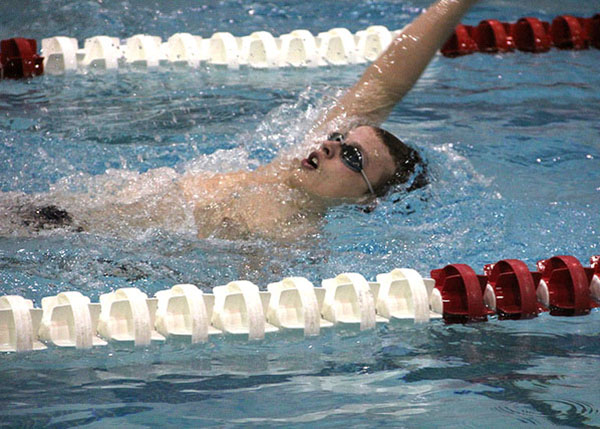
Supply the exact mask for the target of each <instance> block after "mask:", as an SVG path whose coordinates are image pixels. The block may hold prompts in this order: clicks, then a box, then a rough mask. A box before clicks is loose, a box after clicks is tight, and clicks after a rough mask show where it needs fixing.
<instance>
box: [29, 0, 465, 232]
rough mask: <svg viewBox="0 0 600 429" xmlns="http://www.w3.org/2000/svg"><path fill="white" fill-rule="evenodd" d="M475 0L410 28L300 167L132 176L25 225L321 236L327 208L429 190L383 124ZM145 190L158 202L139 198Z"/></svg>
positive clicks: (371, 69)
mask: <svg viewBox="0 0 600 429" xmlns="http://www.w3.org/2000/svg"><path fill="white" fill-rule="evenodd" d="M476 1H477V0H439V1H437V2H436V3H434V4H433V5H432V6H430V7H429V8H428V9H427V10H426V11H425V12H423V13H422V14H421V15H420V16H418V17H417V18H416V19H415V20H414V21H413V22H412V23H411V24H409V25H408V26H407V27H406V28H405V29H404V31H403V32H402V34H400V35H399V36H398V37H396V38H395V39H394V40H393V41H392V43H391V44H390V46H389V47H388V48H387V49H386V50H385V51H384V52H383V53H382V54H381V55H380V56H379V58H378V59H377V60H375V61H374V62H373V63H372V64H371V65H369V66H368V67H367V69H366V70H365V72H364V73H363V75H362V76H361V78H360V79H359V80H358V82H356V83H355V84H354V85H353V86H352V87H351V88H350V89H349V90H348V91H347V92H345V94H344V95H343V96H342V97H341V98H340V99H339V100H337V102H336V103H335V105H334V106H333V107H332V108H331V109H329V110H328V111H327V113H326V114H325V116H324V117H323V118H322V119H321V120H319V121H318V122H317V123H316V124H315V125H314V127H313V130H312V131H311V133H310V135H309V136H307V139H309V140H310V141H312V142H314V144H313V145H312V146H313V147H314V150H312V151H311V152H310V153H308V154H307V156H306V157H305V158H303V159H292V160H281V159H278V160H275V161H273V162H271V163H269V164H267V165H264V166H262V167H260V168H258V169H256V170H253V171H240V172H233V173H223V174H213V175H208V174H184V175H183V176H179V175H177V174H176V173H175V172H174V171H173V170H171V169H166V168H165V169H157V170H153V171H149V172H147V173H144V174H141V175H135V176H134V177H132V178H131V180H130V181H129V182H128V184H127V186H125V187H124V188H122V189H119V190H115V191H114V192H111V193H110V198H106V201H103V202H102V203H99V204H96V205H93V204H92V205H90V204H88V205H87V206H81V205H77V204H70V203H69V197H68V196H67V197H65V196H63V198H62V199H61V201H60V203H58V202H57V203H56V205H55V204H54V203H53V204H49V205H44V206H40V205H38V206H37V207H38V208H33V209H32V208H31V205H28V207H29V208H28V209H21V213H20V217H21V218H22V219H23V221H22V223H26V224H27V225H29V226H33V227H34V228H38V229H41V228H45V227H54V226H59V227H69V225H72V226H73V227H74V228H76V229H77V230H113V231H114V230H115V225H116V226H117V227H119V225H122V226H124V225H127V226H129V227H163V228H167V229H177V228H178V227H181V226H182V225H185V224H186V223H188V224H189V223H194V224H195V227H196V229H197V233H198V236H199V237H209V236H216V237H223V238H236V237H243V236H247V235H254V234H256V235H260V236H267V237H272V238H293V237H295V236H299V235H306V234H309V233H311V232H312V231H314V229H315V228H316V226H317V225H318V221H319V219H321V218H322V216H323V214H324V213H325V211H326V210H327V208H328V207H331V206H333V205H338V204H341V203H358V204H361V203H368V202H370V201H372V200H373V199H375V198H376V197H378V196H382V195H384V194H385V193H386V191H387V190H388V189H389V188H390V187H391V186H393V185H394V184H398V183H407V181H409V180H411V179H412V182H411V183H407V189H409V190H410V189H411V188H416V187H419V186H422V184H423V177H422V175H421V176H419V174H418V172H419V171H418V170H419V168H422V167H419V164H420V163H421V158H420V157H419V155H418V153H417V152H416V151H415V150H414V149H411V148H409V147H408V146H406V145H405V144H404V143H402V142H401V141H400V140H399V139H398V138H396V137H395V136H393V135H392V134H391V133H389V132H387V131H385V130H383V129H381V128H379V124H381V123H382V122H383V121H384V120H385V119H386V118H387V116H388V115H389V113H390V112H391V110H392V109H393V107H394V106H395V105H396V103H398V102H399V101H400V100H401V99H402V97H404V95H405V94H406V93H407V92H408V91H409V90H410V89H411V88H412V87H413V85H414V84H415V82H416V81H417V79H418V78H419V76H420V75H421V74H422V72H423V71H424V69H425V68H426V67H427V65H428V64H429V62H430V60H431V58H432V57H433V56H434V55H435V53H436V52H437V51H438V49H439V48H440V47H441V46H442V44H443V43H444V42H445V41H446V40H447V38H448V37H449V36H450V34H451V32H452V30H453V29H454V27H455V26H456V25H457V24H458V22H459V21H460V19H461V18H462V16H463V15H464V14H465V12H466V11H467V10H468V9H469V7H470V6H471V5H473V4H474V3H475V2H476ZM421 172H422V171H421ZM148 183H150V184H151V187H152V188H153V189H155V190H156V192H155V193H154V194H153V195H152V198H145V197H147V196H148V195H144V192H143V191H142V192H140V189H142V188H143V189H148ZM142 184H144V186H143V187H142ZM73 198H75V197H73ZM38 201H40V202H41V201H42V200H41V199H38ZM23 207H25V206H23Z"/></svg>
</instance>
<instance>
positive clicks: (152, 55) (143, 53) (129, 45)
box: [125, 34, 166, 68]
mask: <svg viewBox="0 0 600 429" xmlns="http://www.w3.org/2000/svg"><path fill="white" fill-rule="evenodd" d="M163 60H166V56H165V54H164V52H163V49H162V40H161V38H160V37H157V36H149V35H147V34H136V35H135V36H132V37H130V38H128V39H127V42H126V45H125V62H126V63H127V64H129V65H131V66H133V67H139V68H155V67H158V66H159V65H160V64H161V61H163Z"/></svg>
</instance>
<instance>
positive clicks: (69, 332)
mask: <svg viewBox="0 0 600 429" xmlns="http://www.w3.org/2000/svg"><path fill="white" fill-rule="evenodd" d="M42 310H43V312H44V314H43V317H42V322H41V325H40V329H39V334H38V335H39V339H40V340H42V341H47V342H49V343H52V344H54V345H55V346H58V347H74V348H77V349H89V348H91V347H92V346H103V345H106V342H105V341H103V340H102V339H101V338H99V337H98V336H97V335H96V332H97V327H98V318H99V316H100V304H98V303H95V304H92V303H90V299H89V298H88V297H87V296H83V295H82V294H81V293H80V292H61V293H59V294H58V295H56V296H49V297H45V298H42Z"/></svg>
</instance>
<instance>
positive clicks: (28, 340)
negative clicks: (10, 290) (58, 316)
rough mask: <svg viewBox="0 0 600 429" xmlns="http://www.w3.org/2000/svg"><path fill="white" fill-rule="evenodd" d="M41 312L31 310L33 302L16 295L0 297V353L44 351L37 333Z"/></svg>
mask: <svg viewBox="0 0 600 429" xmlns="http://www.w3.org/2000/svg"><path fill="white" fill-rule="evenodd" d="M41 319H42V310H40V309H39V308H33V301H31V300H30V299H25V298H23V297H21V296H17V295H5V296H2V297H0V351H2V352H26V351H31V350H44V349H45V348H46V346H45V345H44V344H42V343H41V342H39V341H38V339H37V332H38V329H39V326H40V322H41Z"/></svg>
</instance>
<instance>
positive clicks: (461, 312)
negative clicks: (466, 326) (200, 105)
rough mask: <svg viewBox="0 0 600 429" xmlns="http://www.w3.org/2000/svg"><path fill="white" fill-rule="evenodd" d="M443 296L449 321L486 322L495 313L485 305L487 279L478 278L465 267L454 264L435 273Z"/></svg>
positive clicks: (444, 315)
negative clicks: (484, 292)
mask: <svg viewBox="0 0 600 429" xmlns="http://www.w3.org/2000/svg"><path fill="white" fill-rule="evenodd" d="M431 277H432V278H433V279H434V280H435V287H434V289H437V291H438V293H439V294H440V295H441V303H442V316H443V317H444V320H445V321H446V322H450V323H455V322H458V323H464V322H484V321H486V320H487V316H488V315H490V314H493V312H492V311H491V310H488V309H487V308H486V307H485V305H484V303H483V291H484V289H485V287H486V284H487V277H486V276H481V275H477V274H476V273H475V271H473V269H472V268H471V267H469V266H468V265H465V264H452V265H447V266H446V267H444V268H441V269H437V270H433V271H431Z"/></svg>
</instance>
